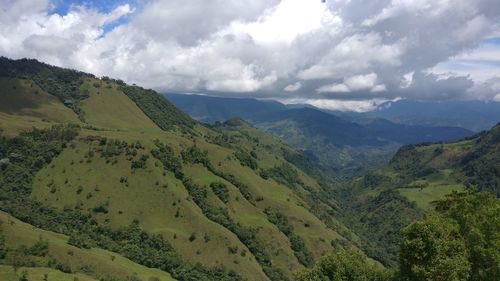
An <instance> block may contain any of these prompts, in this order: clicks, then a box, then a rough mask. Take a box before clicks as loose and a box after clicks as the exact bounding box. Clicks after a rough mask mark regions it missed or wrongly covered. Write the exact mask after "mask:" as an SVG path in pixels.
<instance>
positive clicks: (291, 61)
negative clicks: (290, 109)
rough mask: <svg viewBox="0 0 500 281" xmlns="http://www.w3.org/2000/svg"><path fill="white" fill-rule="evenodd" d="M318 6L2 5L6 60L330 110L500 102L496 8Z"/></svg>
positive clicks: (212, 1)
mask: <svg viewBox="0 0 500 281" xmlns="http://www.w3.org/2000/svg"><path fill="white" fill-rule="evenodd" d="M321 2H322V1H319V0H318V1H310V0H241V1H230V0H206V1H196V0H172V1H160V0H149V1H139V2H134V3H139V4H135V6H134V5H132V4H123V5H117V6H116V7H114V9H110V10H108V11H102V10H101V11H99V10H97V9H95V8H92V7H89V6H78V5H73V6H72V7H71V9H70V10H69V11H68V13H67V14H64V15H59V14H55V13H53V12H51V11H52V10H53V9H52V8H53V5H54V3H56V2H51V1H49V0H40V1H30V0H17V1H12V0H0V7H1V8H0V23H1V25H0V55H4V56H8V57H12V58H21V57H34V58H38V59H40V60H43V61H46V62H48V63H52V64H56V65H59V66H64V67H72V68H77V69H80V70H83V71H89V72H92V73H95V74H96V75H106V76H112V77H117V78H120V79H124V80H126V81H128V82H131V83H137V84H140V85H144V86H146V87H151V88H155V89H157V90H160V91H175V92H198V93H208V94H210V93H212V92H217V94H218V95H228V96H229V95H233V96H254V97H260V98H274V99H280V100H284V99H287V100H297V101H298V100H301V101H307V102H309V103H314V104H315V105H321V106H323V107H328V106H332V105H335V106H337V107H342V108H343V107H348V106H351V107H353V108H357V109H359V108H363V109H366V108H370V106H369V105H373V104H374V103H373V101H374V100H392V99H395V98H399V97H403V98H405V97H408V98H416V99H485V100H492V99H498V91H497V90H495V87H496V86H495V85H497V84H496V82H494V81H496V80H495V79H496V78H497V77H500V68H499V67H498V54H499V50H500V43H498V42H497V41H495V40H494V38H498V37H500V23H499V22H500V5H498V3H497V0H456V1H449V0H384V1H349V0H329V1H327V2H326V3H321ZM137 5H141V6H137ZM450 15H453V16H450ZM125 17H127V20H123V19H124V18H125ZM110 24H111V25H112V26H114V25H113V24H115V25H116V26H115V27H114V28H111V29H110V28H109V26H110ZM485 38H490V39H488V40H493V41H491V42H490V43H485V41H484V40H485ZM492 38H493V39H492ZM495 62H496V64H495ZM339 100H341V101H339Z"/></svg>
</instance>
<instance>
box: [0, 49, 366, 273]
mask: <svg viewBox="0 0 500 281" xmlns="http://www.w3.org/2000/svg"><path fill="white" fill-rule="evenodd" d="M0 134H1V137H0V171H1V173H0V189H1V190H0V194H1V196H0V210H1V211H2V213H0V228H1V229H2V230H1V232H2V234H0V264H3V265H8V266H3V265H2V266H0V279H2V278H3V276H8V277H6V278H7V280H8V281H10V280H15V281H17V280H19V278H24V277H26V278H28V280H31V279H34V280H36V278H39V277H40V280H41V278H43V276H44V274H48V275H49V280H52V279H51V277H50V276H53V275H55V276H60V278H61V280H74V279H75V278H77V279H79V280H162V281H163V280H174V279H175V280H259V281H260V280H291V279H292V278H293V274H294V273H295V272H297V271H299V270H301V269H302V268H305V267H306V266H310V265H311V264H312V263H313V262H314V261H315V260H316V259H318V258H319V257H321V256H322V255H324V254H326V253H327V252H330V251H334V250H335V249H343V248H346V249H347V248H355V249H356V248H358V246H359V245H360V243H361V241H360V240H359V239H358V238H357V236H356V235H355V234H354V233H352V232H351V231H350V230H349V229H348V228H347V227H345V226H344V225H343V224H342V223H341V222H340V221H339V219H338V217H339V215H338V214H339V212H340V210H339V208H338V202H336V201H335V199H334V198H333V197H331V196H329V193H330V191H331V190H332V188H333V185H334V184H335V180H334V179H332V178H325V177H323V176H319V174H318V171H319V170H318V169H317V168H315V166H314V164H312V163H311V162H309V161H308V160H307V158H305V157H304V156H303V155H302V154H301V153H300V152H298V151H296V150H294V149H292V148H291V147H289V146H288V145H286V144H284V143H282V142H281V141H279V140H276V139H275V138H273V137H270V136H269V135H267V134H265V133H263V132H261V131H259V130H258V129H256V128H254V127H252V126H251V125H249V124H247V123H244V122H229V123H226V124H221V125H220V126H216V127H207V126H204V125H201V124H200V123H198V122H197V121H194V120H193V119H191V118H190V117H189V116H188V115H186V114H185V113H183V112H182V111H180V110H178V109H177V108H176V107H174V106H172V105H171V104H170V103H169V102H168V101H167V100H165V99H164V98H163V97H162V96H160V95H159V94H158V93H156V92H155V91H152V90H147V89H143V88H141V87H139V86H129V85H126V84H125V83H124V82H122V81H119V80H114V79H110V78H107V77H103V78H97V77H95V76H93V75H90V74H85V73H81V72H77V71H73V70H66V69H61V68H57V67H53V66H49V65H46V64H43V63H40V62H37V61H35V60H17V61H15V60H9V59H7V58H1V59H0ZM24 275H26V276H24ZM12 278H14V279H12ZM54 278H56V277H54ZM65 278H66V279H65ZM2 280H3V279H2Z"/></svg>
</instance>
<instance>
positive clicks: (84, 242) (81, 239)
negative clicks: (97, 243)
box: [68, 231, 92, 249]
mask: <svg viewBox="0 0 500 281" xmlns="http://www.w3.org/2000/svg"><path fill="white" fill-rule="evenodd" d="M68 244H70V245H71V246H75V247H77V248H80V249H90V248H91V247H92V244H91V242H90V238H89V237H88V236H87V235H85V234H82V233H79V232H76V231H74V232H72V233H71V235H70V236H69V239H68Z"/></svg>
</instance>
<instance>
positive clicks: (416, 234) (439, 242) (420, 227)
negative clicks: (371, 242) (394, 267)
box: [399, 216, 470, 281]
mask: <svg viewBox="0 0 500 281" xmlns="http://www.w3.org/2000/svg"><path fill="white" fill-rule="evenodd" d="M401 235H402V239H401V244H400V263H399V269H400V274H401V279H402V280H408V281H412V280H415V281H416V280H449V281H459V280H468V277H469V275H470V263H469V261H468V258H467V256H468V254H467V249H466V247H465V243H464V241H463V240H462V239H461V237H460V234H459V227H458V225H457V224H456V223H455V222H453V221H451V220H449V219H445V218H441V217H438V216H427V217H426V218H425V219H423V220H420V221H417V222H414V223H412V224H411V225H409V226H408V227H406V228H404V229H403V230H402V231H401Z"/></svg>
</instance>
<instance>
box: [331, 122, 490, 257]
mask: <svg viewBox="0 0 500 281" xmlns="http://www.w3.org/2000/svg"><path fill="white" fill-rule="evenodd" d="M499 179H500V125H497V126H495V127H494V128H492V129H491V130H489V131H486V132H482V133H479V134H477V135H475V136H473V137H470V138H467V139H463V140H460V141H456V142H449V143H433V144H420V145H408V146H403V147H402V148H400V149H399V151H398V152H397V153H396V155H395V156H394V157H393V158H392V160H391V161H390V163H389V164H388V165H387V166H385V167H384V168H382V169H379V170H377V171H375V172H373V173H370V174H368V175H366V176H364V177H361V178H358V179H356V180H354V182H353V183H352V184H351V185H350V186H349V187H346V188H345V189H344V191H343V192H344V193H343V194H339V197H343V198H345V200H343V201H342V202H343V203H344V207H345V208H346V209H348V210H350V215H349V216H348V217H347V219H346V222H349V221H351V222H354V223H353V224H352V225H351V226H352V227H353V228H354V229H356V230H357V231H358V233H361V234H362V236H364V238H365V239H366V241H370V242H371V243H369V244H367V246H366V248H365V251H366V252H367V253H369V254H370V255H372V256H374V257H376V258H377V259H379V260H380V261H382V262H384V263H386V264H394V262H395V258H396V256H395V254H396V250H397V249H396V248H395V245H397V244H398V239H399V230H400V229H401V228H402V227H404V226H406V225H407V224H409V223H410V222H411V221H413V220H414V219H416V218H418V217H420V216H421V215H422V214H423V212H424V211H426V210H429V209H432V208H431V207H432V203H433V202H434V201H436V200H440V199H443V198H444V197H445V195H446V194H449V193H451V192H453V191H463V190H465V189H467V188H477V189H478V190H479V191H488V192H492V193H494V194H496V196H497V197H498V196H500V181H499ZM384 251H386V252H387V254H386V253H384Z"/></svg>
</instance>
